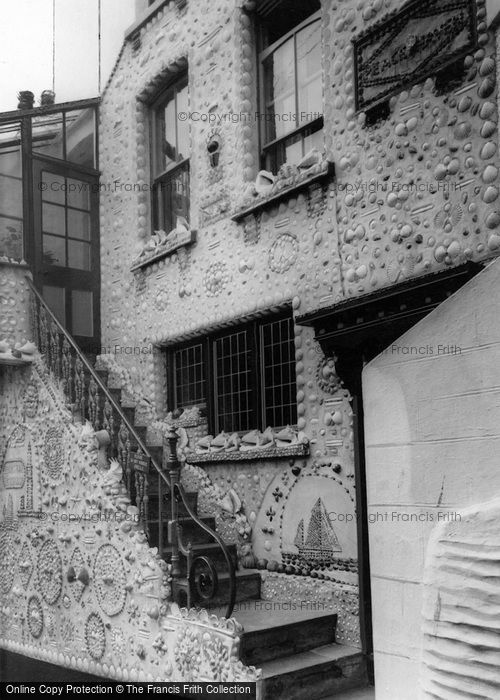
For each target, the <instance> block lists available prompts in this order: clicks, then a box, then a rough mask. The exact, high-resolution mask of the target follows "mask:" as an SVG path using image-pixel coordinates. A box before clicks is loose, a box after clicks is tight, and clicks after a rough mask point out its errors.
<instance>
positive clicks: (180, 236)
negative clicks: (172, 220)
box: [130, 216, 196, 272]
mask: <svg viewBox="0 0 500 700" xmlns="http://www.w3.org/2000/svg"><path fill="white" fill-rule="evenodd" d="M195 241H196V230H192V229H190V228H189V224H188V222H187V221H186V219H185V218H184V217H182V216H179V217H177V225H176V227H175V228H174V229H173V230H172V231H170V232H169V233H166V232H165V231H153V234H152V235H151V237H150V239H149V240H148V241H147V243H146V244H145V245H144V248H143V249H142V251H141V252H140V254H139V255H138V257H137V258H136V259H135V260H134V262H133V263H132V266H131V268H130V270H131V272H136V271H137V270H141V269H143V268H145V267H147V266H148V265H153V263H157V262H159V261H160V260H163V258H166V257H168V256H169V255H173V253H175V251H176V250H178V249H179V248H182V247H183V246H188V245H192V244H193V243H195Z"/></svg>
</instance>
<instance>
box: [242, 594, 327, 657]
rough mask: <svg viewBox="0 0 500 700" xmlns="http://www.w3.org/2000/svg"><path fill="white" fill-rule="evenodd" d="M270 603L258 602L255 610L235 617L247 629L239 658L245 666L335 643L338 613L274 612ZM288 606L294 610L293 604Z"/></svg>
mask: <svg viewBox="0 0 500 700" xmlns="http://www.w3.org/2000/svg"><path fill="white" fill-rule="evenodd" d="M270 602H271V601H255V606H254V607H255V609H254V611H252V609H251V605H250V606H247V609H246V610H244V611H242V610H240V611H236V612H235V614H234V617H235V618H236V619H237V620H238V622H241V624H242V625H243V628H244V630H245V631H244V633H243V635H242V638H241V655H240V658H241V660H242V661H243V663H245V664H247V665H248V666H259V665H260V664H261V663H264V662H266V661H271V659H279V658H282V657H284V656H291V655H293V654H299V653H301V652H305V651H309V650H311V649H314V648H315V647H319V646H324V645H326V644H332V643H333V642H335V630H336V626H337V615H336V614H335V613H325V612H321V613H313V612H311V611H307V610H305V611H302V610H300V609H298V610H293V609H291V610H288V609H287V610H283V609H278V611H275V610H273V609H272V604H271V606H268V605H267V604H268V603H270ZM268 607H269V608H270V609H268ZM284 607H285V606H284ZM286 607H287V608H288V607H292V608H293V605H292V604H291V605H290V606H286Z"/></svg>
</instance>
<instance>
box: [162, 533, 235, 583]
mask: <svg viewBox="0 0 500 700" xmlns="http://www.w3.org/2000/svg"><path fill="white" fill-rule="evenodd" d="M226 547H227V549H228V553H229V556H230V557H231V559H232V561H233V564H234V566H235V567H237V565H238V558H237V554H236V545H234V544H228V545H226ZM192 550H193V556H194V557H203V556H206V557H207V558H208V559H210V561H211V562H212V564H213V565H214V566H215V568H216V570H217V573H219V574H222V573H226V572H227V570H228V566H227V561H226V557H225V556H224V552H223V550H222V549H221V548H220V547H219V545H218V543H217V542H214V541H212V542H204V543H202V544H193V546H192ZM171 553H172V546H171V545H170V544H166V545H165V546H164V547H163V558H164V559H166V561H170V557H171ZM186 563H187V559H186V557H184V555H183V554H181V559H180V564H181V572H182V574H183V575H185V574H186Z"/></svg>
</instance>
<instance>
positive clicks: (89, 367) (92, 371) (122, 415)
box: [26, 275, 170, 493]
mask: <svg viewBox="0 0 500 700" xmlns="http://www.w3.org/2000/svg"><path fill="white" fill-rule="evenodd" d="M26 281H27V283H28V286H29V287H30V289H31V291H32V292H33V294H34V295H35V296H36V298H37V299H38V300H39V302H40V303H41V304H42V306H43V307H44V309H45V311H46V312H47V313H48V315H49V316H50V318H51V320H52V322H53V323H55V324H56V326H57V327H58V328H59V330H60V331H61V333H62V334H63V335H64V337H65V338H66V340H67V341H68V343H69V344H70V345H71V347H72V348H73V350H74V351H75V352H76V354H77V355H78V357H79V359H80V360H81V362H82V363H83V364H84V365H85V367H86V369H87V370H88V371H89V373H90V374H91V376H92V378H93V380H94V381H95V382H96V384H98V386H99V388H100V389H101V391H102V392H103V393H104V395H105V396H106V398H107V400H108V401H109V403H110V404H111V406H112V407H113V409H114V410H115V411H116V412H117V413H118V415H119V416H120V418H121V419H122V421H123V422H124V424H125V425H126V427H127V430H129V431H130V433H131V435H132V436H133V438H134V440H135V441H136V442H137V444H138V445H139V447H140V449H141V450H142V452H144V454H145V455H146V456H147V457H148V459H150V460H151V464H152V465H153V467H154V468H155V470H156V471H157V472H158V474H159V476H161V478H162V479H163V482H164V484H165V486H166V487H167V489H168V493H170V482H169V480H168V479H167V477H166V476H165V474H164V473H163V471H162V469H161V468H160V467H159V466H158V463H157V461H156V459H155V458H154V457H153V455H152V454H151V452H150V451H149V450H148V448H147V446H146V445H145V444H144V442H143V440H142V439H141V437H140V435H138V433H137V432H136V430H135V428H134V426H133V425H132V424H131V423H130V421H129V420H128V418H127V416H126V415H125V413H124V412H123V411H122V408H121V406H120V405H119V404H118V403H117V402H116V401H115V399H114V398H113V396H112V394H111V393H110V391H109V389H108V388H107V386H106V385H105V384H104V382H103V381H102V379H101V378H100V377H99V375H98V374H97V372H96V371H95V369H94V368H93V367H92V365H91V364H90V362H89V361H88V360H87V358H86V357H85V355H84V354H83V353H82V351H81V350H80V348H79V347H78V345H77V344H76V343H75V341H74V340H73V338H72V337H71V335H70V334H69V333H68V331H67V330H66V329H65V328H64V326H63V325H62V324H61V323H60V322H59V321H58V319H57V318H56V317H55V316H54V314H53V313H52V311H51V310H50V308H49V307H48V306H47V303H46V301H45V299H44V298H43V297H42V295H41V294H40V292H39V291H38V289H36V287H35V285H34V284H33V281H32V280H31V278H30V277H28V276H27V275H26Z"/></svg>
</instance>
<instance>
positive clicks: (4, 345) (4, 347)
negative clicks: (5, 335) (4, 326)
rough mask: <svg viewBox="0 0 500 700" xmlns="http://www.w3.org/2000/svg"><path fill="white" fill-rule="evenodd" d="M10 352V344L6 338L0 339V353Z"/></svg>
mask: <svg viewBox="0 0 500 700" xmlns="http://www.w3.org/2000/svg"><path fill="white" fill-rule="evenodd" d="M4 352H10V346H9V344H8V342H7V341H6V340H0V353H4Z"/></svg>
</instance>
